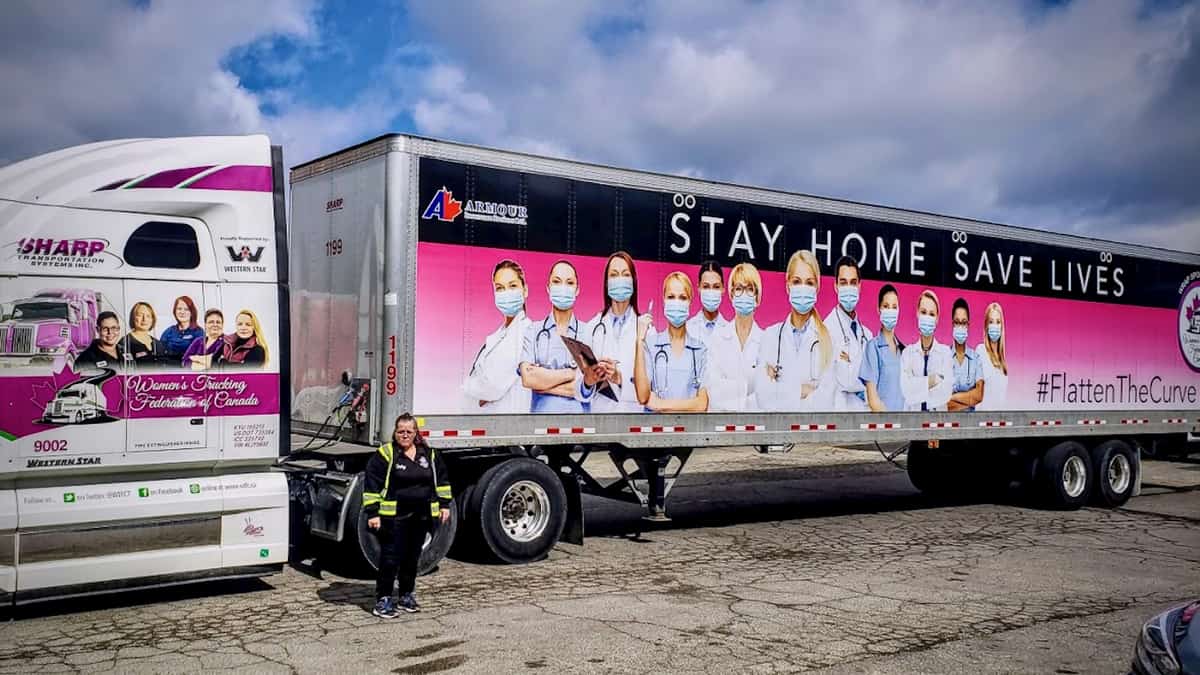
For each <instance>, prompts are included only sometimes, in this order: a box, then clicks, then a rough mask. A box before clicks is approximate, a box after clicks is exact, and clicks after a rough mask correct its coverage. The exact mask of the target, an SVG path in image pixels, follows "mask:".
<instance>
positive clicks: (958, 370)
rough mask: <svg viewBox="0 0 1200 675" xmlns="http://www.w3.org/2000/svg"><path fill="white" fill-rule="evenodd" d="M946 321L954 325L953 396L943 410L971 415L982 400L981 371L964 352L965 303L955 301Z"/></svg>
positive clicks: (975, 360) (968, 324)
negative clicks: (969, 413) (948, 319)
mask: <svg viewBox="0 0 1200 675" xmlns="http://www.w3.org/2000/svg"><path fill="white" fill-rule="evenodd" d="M950 319H951V321H953V322H954V356H953V358H952V367H953V368H954V393H952V394H950V401H949V402H947V403H946V409H947V410H949V411H951V412H971V411H972V410H974V409H975V406H976V405H978V404H979V402H980V401H982V400H983V370H982V368H980V365H979V355H978V354H976V353H975V351H974V350H969V349H967V338H968V337H969V336H970V328H971V310H970V308H969V307H967V301H966V300H964V299H963V298H959V299H957V300H955V301H954V307H953V309H951V310H950Z"/></svg>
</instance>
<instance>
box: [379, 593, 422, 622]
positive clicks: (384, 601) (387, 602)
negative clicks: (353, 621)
mask: <svg viewBox="0 0 1200 675" xmlns="http://www.w3.org/2000/svg"><path fill="white" fill-rule="evenodd" d="M405 611H414V612H415V611H416V610H415V609H414V610H405ZM371 613H372V614H374V615H375V616H377V617H379V618H381V619H394V618H396V617H398V616H400V610H398V609H397V608H396V601H395V600H392V598H391V597H390V596H389V597H386V598H380V599H379V602H377V603H375V609H373V610H371Z"/></svg>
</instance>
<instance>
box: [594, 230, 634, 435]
mask: <svg viewBox="0 0 1200 675" xmlns="http://www.w3.org/2000/svg"><path fill="white" fill-rule="evenodd" d="M603 292H604V305H603V306H604V309H602V310H600V313H599V314H597V315H596V316H595V317H594V318H592V320H591V321H589V322H588V323H587V325H586V326H585V327H584V329H583V337H582V338H581V339H582V341H583V342H585V343H587V345H588V346H589V347H591V349H592V353H593V354H594V355H595V356H596V358H598V359H600V362H601V364H603V371H604V377H603V379H605V380H607V381H608V383H609V386H610V387H612V391H613V393H614V394H616V395H617V400H616V401H614V400H612V399H611V398H608V397H607V396H603V395H600V396H593V397H592V405H591V411H592V412H594V413H622V412H642V404H641V403H639V402H638V398H637V391H636V390H635V387H634V386H633V363H634V351H635V350H636V349H637V320H638V316H639V313H638V298H637V268H636V267H635V266H634V264H633V258H632V257H630V255H629V254H628V253H626V252H624V251H617V252H616V253H614V254H612V255H610V256H608V262H606V263H605V264H604V285H603Z"/></svg>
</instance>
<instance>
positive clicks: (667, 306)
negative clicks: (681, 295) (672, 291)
mask: <svg viewBox="0 0 1200 675" xmlns="http://www.w3.org/2000/svg"><path fill="white" fill-rule="evenodd" d="M690 309H691V307H690V303H689V302H688V301H687V300H664V301H663V314H666V315H667V321H669V322H670V323H671V325H672V326H674V327H676V328H679V327H680V326H682V325H683V324H685V323H687V320H688V311H689V310H690Z"/></svg>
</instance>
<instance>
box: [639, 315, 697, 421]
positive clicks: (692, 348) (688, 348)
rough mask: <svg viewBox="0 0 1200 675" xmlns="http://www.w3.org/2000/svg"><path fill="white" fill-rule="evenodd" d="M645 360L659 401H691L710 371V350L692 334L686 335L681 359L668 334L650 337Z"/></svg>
mask: <svg viewBox="0 0 1200 675" xmlns="http://www.w3.org/2000/svg"><path fill="white" fill-rule="evenodd" d="M642 358H643V359H644V363H645V364H646V374H647V375H649V376H650V389H651V391H653V392H654V393H655V394H657V395H658V397H659V398H669V399H688V398H694V397H695V396H696V394H697V393H699V392H700V387H701V386H703V384H704V377H705V373H706V371H707V367H708V348H707V347H705V346H704V343H703V342H701V341H700V340H699V339H697V338H695V337H693V336H692V334H691V333H687V334H686V337H685V339H684V343H683V353H682V354H680V355H679V356H676V355H675V354H674V353H673V352H672V350H671V335H670V333H668V332H667V331H663V332H661V333H655V334H653V335H647V336H646V343H645V346H644V349H643V352H642ZM647 411H649V409H647Z"/></svg>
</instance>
